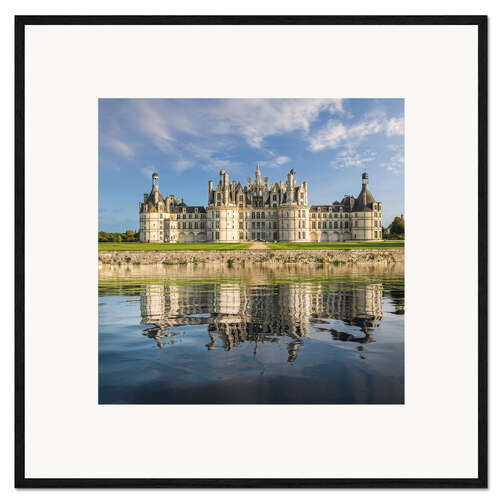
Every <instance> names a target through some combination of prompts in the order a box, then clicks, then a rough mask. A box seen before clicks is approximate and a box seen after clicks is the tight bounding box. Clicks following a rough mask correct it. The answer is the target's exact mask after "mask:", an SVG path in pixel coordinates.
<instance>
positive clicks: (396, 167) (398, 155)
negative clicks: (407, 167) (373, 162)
mask: <svg viewBox="0 0 500 500" xmlns="http://www.w3.org/2000/svg"><path fill="white" fill-rule="evenodd" d="M387 149H388V150H389V151H391V152H392V155H391V156H390V158H389V160H388V161H385V162H382V163H381V166H382V167H384V168H386V169H387V171H389V172H391V173H393V174H395V175H400V174H401V171H402V170H403V167H404V161H405V159H404V148H403V144H389V145H388V146H387Z"/></svg>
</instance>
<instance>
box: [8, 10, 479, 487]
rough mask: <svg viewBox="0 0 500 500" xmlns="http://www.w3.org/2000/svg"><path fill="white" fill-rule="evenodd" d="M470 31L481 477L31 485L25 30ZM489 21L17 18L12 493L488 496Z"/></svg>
mask: <svg viewBox="0 0 500 500" xmlns="http://www.w3.org/2000/svg"><path fill="white" fill-rule="evenodd" d="M153 24H155V25H158V24H162V25H201V24H203V25H473V26H477V28H478V65H479V67H478V131H477V132H478V170H479V171H478V189H479V192H478V195H479V196H478V200H479V206H478V214H479V218H478V320H479V322H478V408H477V410H478V477H477V478H472V479H471V478H453V479H449V478H442V479H439V478H431V479H429V478H416V479H414V478H411V479H405V478H391V479H387V478H379V479H373V478H371V479H367V478H352V479H331V478H322V479H321V478H320V479H305V478H304V479H300V478H298V479H288V478H287V479H285V478H272V479H261V478H240V479H215V478H214V479H206V478H193V479H147V478H126V479H122V478H120V479H119V478H84V479H82V478H69V479H68V478H64V479H63V478H27V477H26V475H25V379H24V369H25V357H24V356H25V303H24V301H25V298H24V297H25V280H24V275H25V215H24V210H25V198H24V194H25V170H24V162H25V134H24V127H25V121H24V117H25V115H24V112H25V71H24V63H25V45H24V35H25V27H26V26H29V25H153ZM487 55H488V52H487V16H16V17H15V486H16V487H17V488H486V487H487V484H488V446H487V434H488V430H487V429H488V425H487V424H488V418H487V410H488V398H487V388H488V386H487V370H488V368H487V348H488V342H487V296H488V295H487V294H488V291H487V271H488V249H487V243H488V240H487V222H488V219H487V159H488V157H487V141H488V138H487V132H488V118H487V112H488V109H487V98H488V94H487Z"/></svg>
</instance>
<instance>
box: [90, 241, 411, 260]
mask: <svg viewBox="0 0 500 500" xmlns="http://www.w3.org/2000/svg"><path fill="white" fill-rule="evenodd" d="M251 244H252V243H251V242H248V243H99V251H101V252H116V251H130V252H137V251H139V252H141V251H142V252H151V251H153V252H155V251H170V250H173V251H175V250H202V251H203V250H245V249H247V248H248V247H249V246H250V245H251ZM266 245H267V247H268V248H269V249H271V250H353V249H373V250H381V249H385V248H401V249H402V248H404V246H405V243H404V241H359V242H358V241H346V242H319V243H312V242H307V243H287V242H280V243H266ZM130 260H131V259H130V257H129V258H128V260H127V262H130Z"/></svg>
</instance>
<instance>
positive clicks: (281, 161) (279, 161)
mask: <svg viewBox="0 0 500 500" xmlns="http://www.w3.org/2000/svg"><path fill="white" fill-rule="evenodd" d="M274 161H275V162H276V164H277V165H284V164H285V163H288V162H289V161H290V158H289V157H288V156H278V158H276V160H274Z"/></svg>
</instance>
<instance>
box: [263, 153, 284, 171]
mask: <svg viewBox="0 0 500 500" xmlns="http://www.w3.org/2000/svg"><path fill="white" fill-rule="evenodd" d="M270 153H271V152H270ZM271 154H273V153H271ZM289 161H290V158H289V157H288V156H276V157H275V158H273V159H272V160H264V161H261V162H259V163H260V166H261V167H269V168H276V167H281V166H282V165H284V164H285V163H288V162H289Z"/></svg>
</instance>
